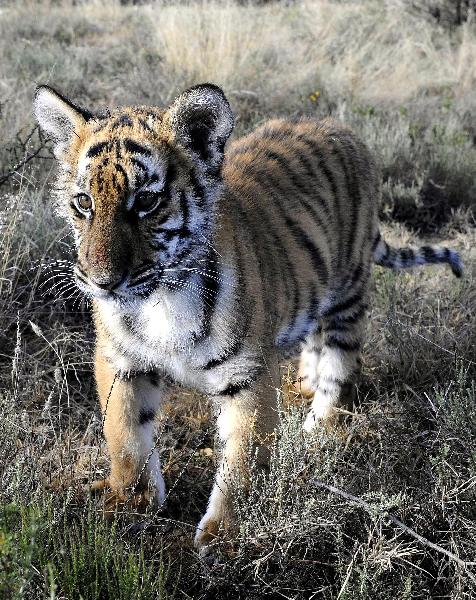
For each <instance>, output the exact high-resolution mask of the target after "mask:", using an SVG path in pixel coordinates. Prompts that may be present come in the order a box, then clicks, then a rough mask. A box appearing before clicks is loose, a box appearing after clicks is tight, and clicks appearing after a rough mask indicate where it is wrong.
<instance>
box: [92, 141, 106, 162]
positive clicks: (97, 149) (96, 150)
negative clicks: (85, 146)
mask: <svg viewBox="0 0 476 600" xmlns="http://www.w3.org/2000/svg"><path fill="white" fill-rule="evenodd" d="M108 146H109V142H98V143H97V144H94V146H91V147H90V148H89V150H88V151H87V152H86V157H87V158H93V157H94V156H97V155H98V154H101V152H102V151H103V150H106V149H108Z"/></svg>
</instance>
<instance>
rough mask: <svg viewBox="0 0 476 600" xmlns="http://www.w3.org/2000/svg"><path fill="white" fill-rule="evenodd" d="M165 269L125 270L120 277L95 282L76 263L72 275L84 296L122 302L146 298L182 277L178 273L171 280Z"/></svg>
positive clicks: (169, 286) (172, 284)
mask: <svg viewBox="0 0 476 600" xmlns="http://www.w3.org/2000/svg"><path fill="white" fill-rule="evenodd" d="M166 271H167V269H165V268H162V267H159V266H155V268H154V269H153V270H150V271H149V272H148V273H141V274H137V273H133V274H130V273H127V272H125V273H124V274H123V275H122V277H121V278H119V277H117V278H115V279H114V278H111V277H108V278H104V279H103V280H102V281H99V282H96V281H94V279H92V278H91V277H90V276H88V274H87V273H86V272H85V271H84V270H83V269H82V268H81V267H80V266H79V265H76V266H75V268H74V276H75V281H76V285H77V287H78V288H79V289H80V291H81V292H82V293H83V294H85V295H86V296H88V297H90V298H97V299H101V300H116V301H118V302H120V303H124V302H127V301H137V300H141V299H145V298H148V297H149V296H150V295H151V294H153V293H154V292H155V291H157V290H158V289H159V288H167V289H171V287H172V288H173V287H175V285H177V284H178V283H179V281H180V280H182V279H183V274H180V275H181V276H177V275H176V276H175V277H174V280H173V281H172V280H171V278H170V276H167V274H166ZM174 284H175V285H174Z"/></svg>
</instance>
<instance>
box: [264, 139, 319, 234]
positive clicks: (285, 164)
mask: <svg viewBox="0 0 476 600" xmlns="http://www.w3.org/2000/svg"><path fill="white" fill-rule="evenodd" d="M264 156H265V157H266V158H268V159H271V160H274V161H276V162H277V163H278V164H279V166H280V167H281V169H282V170H283V171H284V173H285V176H286V178H287V179H288V180H289V181H290V182H291V184H292V185H293V186H294V187H295V188H297V189H298V190H299V192H300V194H301V196H300V202H301V205H303V206H304V207H305V208H306V209H307V210H308V211H309V212H311V213H312V217H313V219H314V220H315V221H317V225H318V226H319V227H320V228H321V229H322V230H323V231H324V233H325V235H326V237H327V238H328V237H329V227H328V223H327V222H326V221H324V220H323V219H322V218H321V215H320V214H319V206H314V205H313V204H312V202H310V201H309V200H308V197H309V196H312V197H316V198H318V196H317V194H316V192H315V189H314V187H311V188H309V185H310V184H311V182H312V180H316V179H317V178H316V176H315V174H314V173H313V172H312V171H311V172H307V173H306V174H307V176H308V178H307V179H303V178H302V177H301V176H300V175H299V174H296V172H295V171H294V169H293V168H292V166H291V164H290V163H289V161H287V160H286V158H285V157H283V156H282V155H280V154H278V153H277V152H274V151H271V150H265V151H264ZM324 206H325V207H326V209H327V205H325V204H324ZM327 212H328V209H327Z"/></svg>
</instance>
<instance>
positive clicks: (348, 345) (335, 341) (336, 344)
mask: <svg viewBox="0 0 476 600" xmlns="http://www.w3.org/2000/svg"><path fill="white" fill-rule="evenodd" d="M324 345H325V346H327V347H328V348H339V349H340V350H345V351H346V352H353V351H356V350H359V349H360V342H346V341H344V340H341V339H339V338H336V337H334V336H333V335H332V334H329V335H326V337H325V340H324Z"/></svg>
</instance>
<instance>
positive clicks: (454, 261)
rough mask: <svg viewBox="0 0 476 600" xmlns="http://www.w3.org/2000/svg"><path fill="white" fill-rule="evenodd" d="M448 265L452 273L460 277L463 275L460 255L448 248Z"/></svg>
mask: <svg viewBox="0 0 476 600" xmlns="http://www.w3.org/2000/svg"><path fill="white" fill-rule="evenodd" d="M449 258H450V260H449V263H450V266H451V270H452V271H453V274H454V275H455V276H456V277H458V279H460V278H461V277H462V276H463V261H462V260H461V256H460V255H459V254H458V253H457V252H455V251H454V250H450V257H449Z"/></svg>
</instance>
